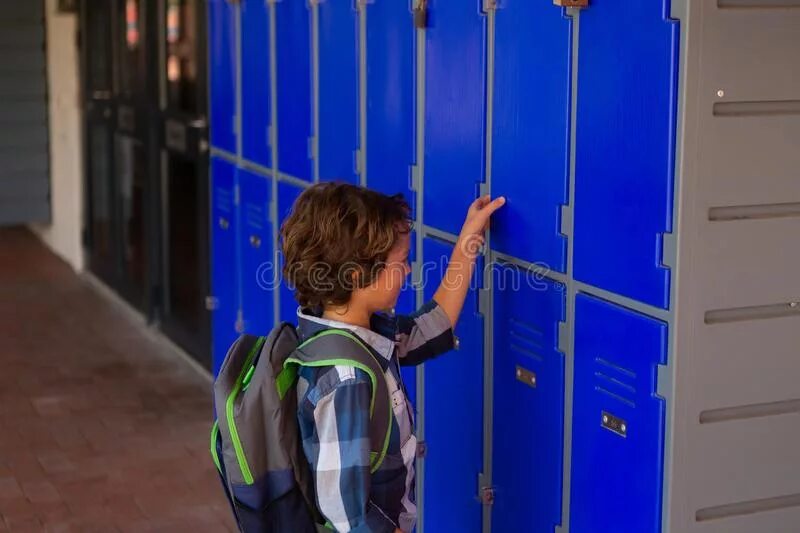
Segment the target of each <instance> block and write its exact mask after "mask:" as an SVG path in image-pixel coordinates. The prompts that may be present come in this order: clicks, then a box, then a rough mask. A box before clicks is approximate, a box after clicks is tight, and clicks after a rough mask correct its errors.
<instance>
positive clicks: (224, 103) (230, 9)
mask: <svg viewBox="0 0 800 533" xmlns="http://www.w3.org/2000/svg"><path fill="white" fill-rule="evenodd" d="M208 49H209V60H210V63H211V65H210V68H209V69H208V70H209V85H210V97H211V99H210V107H211V124H210V126H211V145H212V146H214V147H216V148H220V149H222V150H227V151H228V152H230V153H236V128H235V115H236V7H235V6H234V5H233V4H231V3H230V2H227V1H226V0H210V1H209V3H208Z"/></svg>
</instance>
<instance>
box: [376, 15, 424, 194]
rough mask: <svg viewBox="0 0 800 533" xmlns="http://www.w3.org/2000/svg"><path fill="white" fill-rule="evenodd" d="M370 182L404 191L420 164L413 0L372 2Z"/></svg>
mask: <svg viewBox="0 0 800 533" xmlns="http://www.w3.org/2000/svg"><path fill="white" fill-rule="evenodd" d="M366 17H367V19H366V24H367V43H366V44H367V119H366V120H367V132H366V133H367V169H366V170H367V185H368V186H369V187H370V188H372V189H375V190H378V191H381V192H384V193H387V194H395V193H403V194H404V195H405V197H406V201H407V202H408V205H410V206H411V208H412V209H414V208H415V207H414V194H413V193H412V192H411V190H410V188H409V181H410V173H411V166H412V165H414V164H415V163H416V154H415V150H416V147H415V145H414V143H415V138H416V135H415V128H416V121H415V117H416V108H415V101H416V99H415V97H414V95H415V91H416V88H415V85H414V79H415V74H414V65H415V61H414V59H415V54H416V51H415V50H416V45H415V42H416V30H415V28H414V21H413V18H412V14H411V9H410V7H409V1H408V0H380V1H378V2H374V3H370V4H367V9H366Z"/></svg>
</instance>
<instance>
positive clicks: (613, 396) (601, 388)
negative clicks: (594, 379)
mask: <svg viewBox="0 0 800 533" xmlns="http://www.w3.org/2000/svg"><path fill="white" fill-rule="evenodd" d="M594 390H596V391H597V392H601V393H603V394H606V395H608V396H611V397H612V398H614V399H615V400H618V401H620V402H622V403H624V404H625V405H628V406H630V407H633V408H636V404H635V403H634V402H633V401H631V400H629V399H627V398H624V397H622V396H620V395H619V394H615V393H613V392H611V391H610V390H608V389H604V388H603V387H600V386H599V385H595V386H594Z"/></svg>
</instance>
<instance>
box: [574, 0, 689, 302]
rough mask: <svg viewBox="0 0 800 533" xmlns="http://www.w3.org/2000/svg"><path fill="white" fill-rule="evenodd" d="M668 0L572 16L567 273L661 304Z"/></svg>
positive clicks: (671, 33) (668, 147) (671, 108)
mask: <svg viewBox="0 0 800 533" xmlns="http://www.w3.org/2000/svg"><path fill="white" fill-rule="evenodd" d="M669 5H670V2H669V0H662V1H660V2H611V1H604V0H598V1H597V2H593V3H592V8H591V9H587V10H584V11H583V12H582V13H581V24H580V58H579V67H578V69H579V70H578V76H579V79H580V83H579V84H578V109H577V117H576V118H577V132H576V134H577V146H576V169H575V279H578V280H580V281H583V282H586V283H589V284H591V285H595V286H597V287H601V288H603V289H606V290H609V291H612V292H616V293H619V294H623V295H625V296H628V297H630V298H634V299H636V300H639V301H642V302H646V303H649V304H651V305H655V306H659V307H663V308H667V307H668V306H669V283H670V282H669V270H668V269H667V268H665V267H664V266H663V265H662V244H663V243H662V239H663V234H664V233H665V232H670V231H672V194H673V174H674V168H675V121H676V107H677V102H676V100H677V77H678V47H679V38H678V33H679V26H678V23H677V22H675V21H671V20H669V19H668V18H666V17H667V16H668V13H669ZM631 43H636V46H631Z"/></svg>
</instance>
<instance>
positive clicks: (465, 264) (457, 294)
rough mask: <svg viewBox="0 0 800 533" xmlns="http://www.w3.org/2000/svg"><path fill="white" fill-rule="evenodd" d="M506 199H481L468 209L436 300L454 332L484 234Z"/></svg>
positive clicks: (435, 297) (434, 297) (487, 197)
mask: <svg viewBox="0 0 800 533" xmlns="http://www.w3.org/2000/svg"><path fill="white" fill-rule="evenodd" d="M505 202H506V200H505V198H504V197H502V196H501V197H499V198H495V199H494V200H490V197H489V195H486V196H481V197H480V198H478V199H477V200H475V201H474V202H472V205H470V206H469V210H468V211H467V216H466V219H465V220H464V225H463V226H462V227H461V234H460V235H459V237H458V242H457V243H456V245H455V247H454V249H453V253H452V255H451V256H450V262H449V263H448V265H447V272H445V275H444V277H443V278H442V283H441V284H440V285H439V289H438V290H437V291H436V294H434V295H433V299H434V300H436V302H437V303H438V304H439V305H440V306H441V307H442V309H443V310H444V312H445V313H446V314H447V317H448V318H449V319H450V324H451V325H452V326H453V328H454V329H455V327H456V323H457V322H458V316H459V315H460V314H461V309H462V308H463V307H464V300H465V299H466V297H467V291H468V290H469V284H470V280H471V279H472V274H473V272H474V270H475V260H476V258H477V257H478V254H479V252H480V248H481V246H483V242H484V237H483V234H484V232H485V231H486V228H487V226H488V225H489V217H491V216H492V213H494V212H495V211H497V210H498V209H500V207H502V206H503V204H505Z"/></svg>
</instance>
